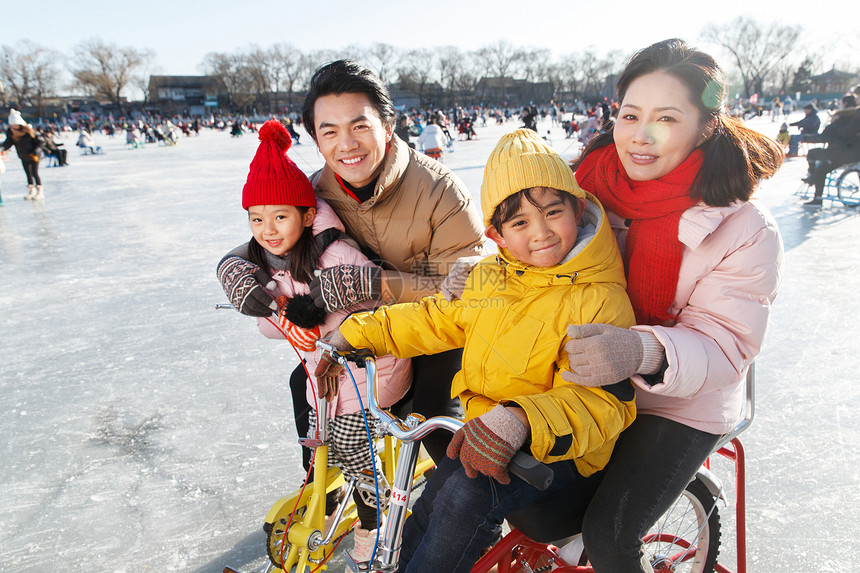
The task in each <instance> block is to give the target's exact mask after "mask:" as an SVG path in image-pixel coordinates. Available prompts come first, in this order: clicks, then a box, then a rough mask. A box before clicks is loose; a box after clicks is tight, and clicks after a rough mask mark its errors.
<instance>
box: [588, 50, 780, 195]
mask: <svg viewBox="0 0 860 573" xmlns="http://www.w3.org/2000/svg"><path fill="white" fill-rule="evenodd" d="M654 72H664V73H667V74H671V75H672V76H674V77H675V78H677V79H678V80H680V81H681V82H682V83H683V84H684V85H685V86H687V89H688V90H689V91H690V94H691V96H692V97H691V101H692V103H693V104H694V105H695V106H696V108H697V109H698V110H699V114H700V116H701V118H702V126H704V125H705V124H707V123H708V122H711V121H713V123H714V131H713V135H712V136H711V137H709V138H708V139H707V140H706V141H705V142H704V143H702V145H701V146H700V147H699V148H700V149H701V150H702V151H703V152H704V154H705V160H704V163H703V164H702V167H701V169H700V170H699V174H698V175H697V176H696V180H695V181H694V182H693V185H692V187H691V188H690V196H691V197H693V198H694V199H701V200H702V201H704V202H705V203H706V204H707V205H712V206H717V207H723V206H726V205H729V204H731V203H732V202H734V201H736V200H741V201H747V200H749V198H750V196H751V195H752V193H753V191H755V188H756V187H757V186H758V182H759V181H760V180H761V179H767V178H769V177H771V176H773V175H774V174H775V173H776V172H777V170H778V169H779V167H780V165H782V162H783V160H784V159H785V152H784V151H783V150H782V147H781V146H780V145H779V144H778V143H777V142H775V141H774V140H772V139H771V138H769V137H767V136H765V135H762V134H761V133H759V132H757V131H755V130H753V129H750V128H748V127H746V126H745V125H743V123H741V122H740V121H739V120H737V119H734V118H732V117H729V116H728V115H726V113H725V111H724V109H723V100H724V99H725V97H726V89H727V88H726V80H725V76H724V75H723V71H722V69H720V67H719V65H717V62H716V61H715V60H714V59H713V58H712V57H711V56H709V55H708V54H706V53H704V52H701V51H699V50H696V49H694V48H691V47H690V46H688V45H687V43H686V42H684V41H683V40H679V39H671V40H663V41H662V42H657V43H656V44H652V45H651V46H648V47H647V48H644V49H642V50H640V51H638V52H637V53H636V54H634V55H633V57H632V58H630V61H629V62H628V63H627V67H626V68H625V69H624V71H623V72H622V73H621V76H620V77H619V78H618V83H617V85H616V91H617V94H618V101H619V102H621V101H623V100H624V96H625V95H626V94H627V89H628V88H629V87H630V84H632V83H633V81H634V80H636V79H638V78H640V77H642V76H644V75H647V74H650V73H654ZM612 142H613V131H612V129H609V130H608V131H606V132H605V133H602V134H600V135H598V136H597V137H595V138H594V139H593V140H592V141H591V142H590V143H589V144H588V146H587V147H586V149H585V151H584V152H583V154H582V156H581V157H580V159H579V161H582V159H583V158H585V157H586V156H587V155H588V154H589V153H591V152H592V151H594V150H595V149H598V148H600V147H603V146H606V145H609V144H611V143H612Z"/></svg>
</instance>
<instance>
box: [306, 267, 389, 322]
mask: <svg viewBox="0 0 860 573" xmlns="http://www.w3.org/2000/svg"><path fill="white" fill-rule="evenodd" d="M314 275H315V276H314V278H313V279H311V284H310V287H311V296H312V297H313V298H314V304H316V305H317V306H318V307H320V308H325V309H326V310H327V311H328V312H334V311H336V310H341V309H345V308H350V307H353V306H355V305H357V304H359V303H362V302H364V301H366V300H379V299H380V298H381V297H382V269H380V268H379V267H376V266H373V267H361V266H358V265H339V266H337V267H330V268H327V269H322V270H317V271H314Z"/></svg>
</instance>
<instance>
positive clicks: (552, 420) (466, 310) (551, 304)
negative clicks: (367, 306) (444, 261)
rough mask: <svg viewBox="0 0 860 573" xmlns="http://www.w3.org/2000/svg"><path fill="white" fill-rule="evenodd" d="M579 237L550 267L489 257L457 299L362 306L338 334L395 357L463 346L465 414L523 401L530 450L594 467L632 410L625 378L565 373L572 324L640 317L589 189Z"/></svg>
mask: <svg viewBox="0 0 860 573" xmlns="http://www.w3.org/2000/svg"><path fill="white" fill-rule="evenodd" d="M588 199H589V206H588V208H587V210H586V215H585V217H584V222H588V221H590V222H591V223H592V227H591V230H592V232H593V235H592V236H591V237H590V238H588V237H585V235H586V234H587V233H581V236H582V237H583V238H582V240H581V241H580V242H578V243H577V246H576V247H575V248H574V251H573V253H575V254H574V256H573V258H570V259H569V260H568V261H566V262H562V263H560V264H559V265H556V266H554V267H551V268H537V267H530V266H525V265H522V264H521V263H519V262H517V261H515V260H514V259H513V258H512V257H511V256H510V254H509V253H507V252H506V251H504V250H503V251H502V253H501V254H499V255H498V256H491V257H488V258H486V259H484V260H483V261H482V262H481V263H479V264H478V266H476V267H475V269H474V270H473V271H472V273H471V274H470V275H469V279H468V281H467V285H466V289H465V291H464V292H463V295H462V297H461V298H460V299H457V300H454V301H452V302H448V301H446V300H445V298H444V297H443V296H442V295H441V294H439V295H436V296H431V297H426V298H424V299H422V300H421V301H419V302H417V303H411V304H398V305H393V306H389V307H382V308H379V309H377V310H376V311H374V312H368V313H361V314H356V315H353V316H352V317H350V318H349V319H347V320H346V321H345V322H344V323H343V324H342V325H341V328H340V330H341V333H342V334H343V335H344V336H345V337H346V339H347V340H348V341H349V342H350V343H351V344H352V345H353V346H355V347H357V348H370V349H371V350H372V351H373V353H374V354H376V355H385V354H393V355H394V356H397V357H408V356H416V355H419V354H435V353H437V352H442V351H444V350H449V349H452V348H460V347H463V348H464V350H463V368H462V370H461V371H460V372H459V373H458V374H457V375H456V377H455V378H454V381H453V385H452V390H451V392H452V395H459V397H460V400H461V401H462V404H463V408H464V410H465V412H466V418H467V419H471V418H474V417H476V416H480V415H481V414H483V413H485V412H487V411H489V410H490V409H491V408H492V407H493V406H495V405H496V404H498V403H502V404H516V405H518V406H520V407H522V408H523V409H524V410H525V411H526V413H527V415H528V419H529V424H530V426H531V445H530V447H531V453H532V455H533V456H534V457H535V458H537V459H539V460H541V461H543V462H556V461H560V460H566V459H573V460H575V463H576V466H577V469H578V470H579V472H580V473H581V474H582V475H585V476H588V475H591V474H592V473H594V472H595V471H597V470H599V469H601V468H603V466H605V465H606V463H607V462H608V461H609V456H610V454H611V453H612V448H613V446H614V445H615V440H616V439H617V437H618V435H619V434H620V433H621V431H622V430H623V429H624V428H626V427H627V426H629V425H630V423H631V422H632V421H633V418H634V417H635V412H636V410H635V406H634V403H633V399H634V391H633V386H632V385H631V384H630V382H629V381H627V380H625V381H624V382H621V383H619V384H615V385H613V386H608V387H604V388H586V387H582V386H577V385H574V384H570V383H568V382H565V381H564V380H562V378H561V372H560V370H562V369H565V368H567V365H568V361H567V353H566V352H565V351H564V343H565V339H566V332H567V327H568V325H570V324H583V323H607V324H613V325H615V326H619V327H624V328H627V327H629V326H631V325H633V324H634V316H633V309H632V308H631V306H630V302H629V300H628V298H627V293H626V291H625V287H626V282H625V279H624V267H623V263H622V260H621V255H620V253H619V251H618V247H617V244H616V242H615V237H614V235H613V234H612V231H611V229H610V227H609V224H608V222H607V221H606V215H605V213H604V212H603V209H602V208H601V207H600V205H599V203H597V201H596V200H595V199H594V198H593V196H589V197H588Z"/></svg>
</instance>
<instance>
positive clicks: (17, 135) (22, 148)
mask: <svg viewBox="0 0 860 573" xmlns="http://www.w3.org/2000/svg"><path fill="white" fill-rule="evenodd" d="M13 145H14V146H15V151H16V152H18V157H19V158H20V159H21V165H22V166H23V167H24V173H25V174H26V175H27V195H25V196H24V199H27V200H28V201H29V200H33V201H36V200H42V199H44V198H45V196H44V194H43V193H42V180H41V179H40V178H39V148H40V147H41V146H42V141H41V140H40V139H39V137H38V136H37V135H36V130H34V129H33V126H32V125H30V124H28V123H27V122H26V121H24V118H23V117H21V113H20V112H19V111H18V110H16V109H10V110H9V129H8V130H6V140H5V141H4V142H3V147H2V149H3V151H6V150H7V149H9V148H10V147H12V146H13Z"/></svg>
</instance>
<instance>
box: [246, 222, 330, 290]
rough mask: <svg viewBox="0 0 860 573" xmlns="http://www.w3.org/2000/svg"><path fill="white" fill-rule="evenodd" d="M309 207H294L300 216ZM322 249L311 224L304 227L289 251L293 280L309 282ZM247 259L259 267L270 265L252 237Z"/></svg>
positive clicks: (263, 267) (262, 249) (263, 251)
mask: <svg viewBox="0 0 860 573" xmlns="http://www.w3.org/2000/svg"><path fill="white" fill-rule="evenodd" d="M309 208H310V207H296V209H298V210H299V215H301V216H302V217H304V215H305V213H307V211H308V209H309ZM324 250H325V249H322V248H320V245H319V244H318V243H317V241H316V240H315V239H314V233H313V226H309V227H305V228H304V230H303V231H302V234H301V235H299V238H298V240H297V241H296V244H295V245H293V248H292V249H290V251H289V254H290V268H289V269H288V270H289V272H290V275H291V276H292V277H293V280H295V281H298V282H300V283H305V284H308V283H310V282H311V279H312V278H313V276H314V271H315V270H316V269H317V265H318V264H319V260H320V257H321V256H322V254H323V251H324ZM248 260H250V261H251V262H252V263H254V264H255V265H257V266H258V267H260V268H261V269H268V268H269V266H270V265H269V263H268V262H267V261H266V250H265V249H264V248H263V246H262V245H260V243H258V242H257V239H255V238H254V237H251V240H250V241H249V243H248Z"/></svg>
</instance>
